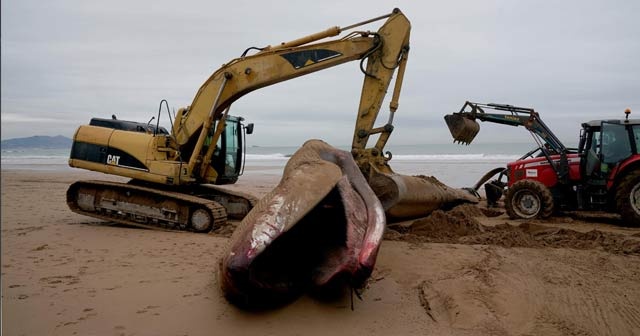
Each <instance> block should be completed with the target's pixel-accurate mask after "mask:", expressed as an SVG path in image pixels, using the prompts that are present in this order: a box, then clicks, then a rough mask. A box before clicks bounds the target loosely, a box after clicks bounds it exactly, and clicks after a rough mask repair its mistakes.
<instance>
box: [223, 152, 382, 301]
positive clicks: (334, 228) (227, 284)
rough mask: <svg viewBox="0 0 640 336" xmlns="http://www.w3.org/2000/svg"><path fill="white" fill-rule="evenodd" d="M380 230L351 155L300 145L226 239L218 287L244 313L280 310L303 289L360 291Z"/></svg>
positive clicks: (378, 209)
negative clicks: (228, 240) (279, 177)
mask: <svg viewBox="0 0 640 336" xmlns="http://www.w3.org/2000/svg"><path fill="white" fill-rule="evenodd" d="M384 227H385V216H384V209H383V207H382V204H381V203H380V201H379V200H378V198H377V197H376V196H375V194H374V192H373V191H372V190H371V188H370V187H369V185H368V183H367V181H366V179H365V178H364V176H363V175H362V173H361V172H360V170H359V168H358V167H357V165H356V163H355V161H354V160H353V158H352V156H351V154H350V153H349V152H345V151H341V150H338V149H335V148H333V147H331V146H329V145H327V144H326V143H324V142H322V141H318V140H311V141H308V142H306V143H305V145H304V146H303V147H302V148H301V149H300V150H298V151H297V152H296V153H295V154H294V155H293V156H292V157H291V159H290V160H289V162H288V163H287V166H286V167H285V170H284V174H283V177H282V180H281V181H280V183H279V184H278V186H277V187H276V188H275V189H273V190H272V191H271V192H270V193H269V194H267V195H266V196H265V197H263V198H262V199H261V200H260V202H258V204H257V205H256V206H255V207H254V208H253V210H251V212H250V213H249V214H248V215H247V217H245V219H244V220H243V221H242V223H241V224H240V226H239V227H238V228H237V229H236V231H235V232H234V234H233V236H232V238H231V243H230V245H229V248H228V249H227V251H226V253H225V255H224V257H223V259H222V261H221V270H220V284H221V287H222V289H223V291H224V293H225V296H226V297H227V298H228V299H229V300H230V301H232V302H234V303H235V304H237V305H239V306H242V307H247V308H262V307H265V308H266V307H272V306H277V305H280V304H284V303H287V302H289V301H291V300H292V299H293V298H295V297H297V296H299V295H300V294H301V293H304V292H305V291H309V290H312V291H313V290H321V291H322V290H325V289H328V288H340V287H341V286H351V287H352V288H360V287H362V286H364V283H365V281H366V279H367V278H368V277H369V276H370V275H371V271H372V270H373V266H374V264H375V259H376V256H377V253H378V247H379V246H380V242H381V240H382V235H383V233H384Z"/></svg>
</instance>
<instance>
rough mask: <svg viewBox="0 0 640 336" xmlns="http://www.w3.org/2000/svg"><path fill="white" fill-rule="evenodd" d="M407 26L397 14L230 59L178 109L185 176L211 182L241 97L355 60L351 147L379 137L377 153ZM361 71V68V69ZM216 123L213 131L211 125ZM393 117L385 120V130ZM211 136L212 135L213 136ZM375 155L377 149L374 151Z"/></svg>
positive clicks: (406, 39) (381, 144) (175, 131)
mask: <svg viewBox="0 0 640 336" xmlns="http://www.w3.org/2000/svg"><path fill="white" fill-rule="evenodd" d="M385 18H386V19H387V20H386V22H385V23H384V24H383V25H382V26H381V27H380V29H379V30H378V31H377V32H375V33H372V32H362V31H356V32H352V33H350V34H348V35H346V36H345V37H342V38H339V39H336V40H331V41H327V42H320V43H311V42H315V41H317V40H320V39H323V38H327V37H331V36H336V35H338V34H340V33H341V32H343V31H345V30H348V29H352V28H354V27H357V26H359V25H363V24H366V23H370V22H373V21H376V20H381V19H385ZM410 29H411V25H410V23H409V21H408V19H407V18H406V17H405V16H404V15H403V14H402V12H401V11H400V10H398V9H394V11H393V12H392V13H390V14H388V15H384V16H380V17H377V18H374V19H371V20H367V21H364V22H361V23H357V24H354V25H351V26H349V27H346V28H339V27H333V28H329V29H327V30H325V31H323V32H319V33H316V34H312V35H309V36H306V37H303V38H299V39H297V40H294V41H291V42H287V43H282V44H281V45H278V46H273V47H272V46H267V47H265V48H261V49H260V50H261V51H260V52H258V53H256V54H254V55H249V56H243V57H240V58H236V59H233V60H232V61H230V62H229V63H227V64H225V65H223V66H222V67H221V68H220V69H218V70H217V71H215V72H214V73H213V74H212V75H211V76H210V77H209V79H207V81H206V82H205V83H204V84H203V85H202V86H201V87H200V89H199V90H198V92H197V94H196V96H195V98H194V100H193V102H192V103H191V105H190V106H189V107H188V108H185V109H180V111H179V112H178V115H177V116H176V120H175V122H174V125H173V135H174V139H175V141H176V143H177V146H178V147H179V148H180V152H181V155H182V157H183V158H188V173H187V174H186V175H188V176H194V177H195V178H196V179H197V180H204V181H207V180H212V179H215V174H216V172H215V171H214V170H213V169H210V166H209V162H210V159H211V156H212V154H213V150H214V147H215V146H205V145H204V144H205V141H206V142H207V143H209V142H210V143H213V144H215V143H217V141H218V138H219V137H220V135H221V133H222V130H223V129H224V119H225V116H226V114H227V112H228V109H229V107H230V106H231V104H232V103H233V102H234V101H236V100H237V99H239V98H240V97H242V96H243V95H245V94H247V93H249V92H251V91H253V90H257V89H259V88H262V87H265V86H269V85H272V84H275V83H279V82H283V81H286V80H289V79H293V78H296V77H300V76H304V75H307V74H310V73H313V72H316V71H320V70H323V69H326V68H330V67H333V66H336V65H339V64H342V63H346V62H349V61H354V60H362V62H364V60H365V59H366V60H367V67H366V69H363V72H365V80H364V84H363V89H362V96H361V100H360V108H359V110H358V119H357V122H356V133H357V134H355V135H354V145H353V146H354V148H355V149H358V150H364V147H365V146H366V142H367V139H368V137H369V135H371V134H376V133H382V135H381V139H380V141H378V143H377V144H376V148H378V151H379V152H380V153H381V152H382V148H383V147H384V143H385V142H386V139H387V138H388V136H389V134H390V133H391V129H392V127H386V128H384V127H383V128H380V129H374V128H373V123H374V121H375V119H376V117H377V115H378V112H379V110H380V105H381V104H382V101H383V99H384V96H385V94H386V90H387V88H388V86H389V83H390V80H391V78H392V76H393V73H394V72H395V71H396V70H398V77H397V79H396V85H395V87H394V93H393V98H392V102H391V115H393V112H395V110H396V109H397V105H398V103H397V101H398V96H399V93H400V86H401V83H402V77H403V72H404V68H405V64H406V60H407V52H408V48H409V47H408V44H409V32H410ZM362 68H363V66H362V64H361V69H362ZM216 120H220V122H218V125H217V127H216V129H215V130H213V126H214V125H215V121H216ZM391 121H392V117H390V120H389V123H388V124H389V125H390V124H391ZM212 134H213V135H212ZM211 135H212V138H211V139H207V138H208V137H211ZM373 152H376V150H373Z"/></svg>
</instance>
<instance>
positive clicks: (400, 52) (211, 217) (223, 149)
mask: <svg viewBox="0 0 640 336" xmlns="http://www.w3.org/2000/svg"><path fill="white" fill-rule="evenodd" d="M379 20H385V22H384V23H383V24H382V26H381V27H380V28H379V29H378V31H376V32H371V31H357V30H354V28H356V27H359V26H363V25H365V24H369V23H372V22H375V21H379ZM410 30H411V24H410V22H409V20H408V19H407V18H406V17H405V15H404V14H403V13H402V12H401V11H400V10H399V9H394V10H393V11H392V13H389V14H387V15H383V16H379V17H376V18H372V19H369V20H366V21H363V22H359V23H356V24H353V25H349V26H347V27H344V28H340V27H332V28H329V29H327V30H325V31H322V32H318V33H315V34H312V35H308V36H305V37H302V38H298V39H296V40H293V41H290V42H286V43H281V44H279V45H273V46H267V47H264V48H253V47H252V48H248V49H247V50H246V51H245V52H244V53H243V54H242V55H241V56H240V57H239V58H235V59H233V60H231V61H230V62H229V63H227V64H224V65H223V66H222V67H221V68H220V69H218V70H217V71H215V72H214V73H213V74H212V75H211V76H210V77H209V78H208V79H207V80H206V81H205V83H204V84H203V85H202V86H201V87H200V89H199V90H198V92H197V94H196V96H195V98H194V99H193V102H192V103H191V105H190V106H188V107H186V108H181V109H179V110H178V112H177V115H176V116H175V120H173V121H172V125H173V126H172V129H171V130H170V131H167V130H165V129H164V128H162V127H160V126H159V119H160V113H161V112H160V111H161V110H162V106H163V105H162V104H163V103H165V106H166V109H167V112H168V104H166V102H165V101H163V102H161V103H160V108H159V112H158V120H157V121H156V124H155V125H153V124H152V123H151V121H150V122H149V123H146V124H145V123H137V122H131V121H124V120H119V119H116V117H115V116H113V117H112V118H111V119H98V118H94V119H92V120H91V122H90V124H89V125H83V126H80V127H79V128H78V130H77V131H76V133H75V135H74V138H73V146H72V150H71V155H70V159H69V165H70V166H71V167H77V168H82V169H88V170H93V171H98V172H103V173H107V174H112V175H118V176H123V177H129V178H131V180H130V181H129V182H128V183H116V182H108V181H79V182H76V183H74V184H72V185H71V186H70V187H69V190H68V192H67V203H68V205H69V207H70V208H71V209H72V210H73V211H75V212H77V213H81V214H84V215H88V216H92V217H96V218H100V219H104V220H108V221H113V222H119V223H124V224H129V225H136V226H144V227H162V228H171V229H182V230H191V231H196V232H208V231H211V230H214V229H215V228H217V227H220V226H222V225H224V224H225V222H226V220H227V217H231V218H242V217H244V216H245V215H246V214H247V213H248V211H249V210H250V209H251V208H252V206H253V205H254V203H255V199H254V198H253V197H251V196H249V195H246V194H241V193H237V192H231V191H229V190H228V189H224V188H221V187H218V186H216V185H215V184H218V185H219V184H228V183H234V182H235V181H236V180H237V179H238V176H239V175H240V174H241V171H242V168H243V158H244V134H245V133H251V131H252V130H253V124H248V125H244V124H243V118H241V117H235V116H232V115H230V114H229V109H230V107H231V105H232V103H233V102H234V101H236V100H237V99H239V98H240V97H242V96H243V95H245V94H247V93H249V92H251V91H253V90H256V89H259V88H262V87H265V86H268V85H272V84H275V83H279V82H282V81H286V80H289V79H293V78H296V77H300V76H304V75H307V74H310V73H313V72H315V71H319V70H323V69H326V68H329V67H333V66H336V65H339V64H342V63H345V62H350V61H356V60H358V61H359V63H360V69H361V70H362V72H363V74H364V83H363V87H362V93H361V98H360V106H359V109H358V113H357V119H356V126H355V130H354V136H353V143H352V154H353V156H354V159H355V160H356V162H357V163H358V166H359V167H360V169H361V170H362V171H363V173H364V175H365V177H367V178H368V179H369V183H370V184H371V186H372V188H373V190H374V191H375V192H376V194H377V195H378V196H379V197H380V198H381V200H382V202H383V204H386V206H385V208H386V209H387V213H388V214H390V215H391V216H403V215H406V214H409V215H413V214H416V211H417V212H420V211H422V212H424V211H425V210H429V209H428V208H431V209H430V210H433V209H432V208H433V205H429V204H427V205H422V206H417V207H416V204H418V203H420V201H421V197H422V195H421V194H422V193H424V190H422V189H421V187H422V184H424V181H422V180H420V179H418V180H414V179H412V178H411V177H406V176H401V175H397V174H394V173H393V171H392V170H391V168H390V167H389V165H388V161H389V160H390V158H391V154H390V153H389V152H386V154H385V152H384V146H385V144H386V142H387V140H388V138H389V136H390V134H391V132H392V131H393V116H394V113H395V111H396V110H397V108H398V99H399V95H400V89H401V85H402V81H403V77H404V72H405V66H406V63H407V57H408V52H409V33H410ZM347 31H350V32H349V33H347V34H345V35H344V36H342V37H340V38H337V39H334V40H329V41H325V42H318V41H319V40H322V39H325V38H330V37H334V36H338V35H340V34H341V33H343V32H347ZM252 50H257V52H256V53H254V54H251V55H249V52H250V51H252ZM365 63H366V65H365ZM394 74H395V76H396V78H395V85H394V87H393V94H392V98H391V102H390V114H389V118H388V121H387V123H386V124H385V125H384V126H381V127H374V123H375V121H376V118H377V116H378V112H379V111H380V107H381V105H382V102H383V100H384V97H385V94H386V91H387V88H388V87H389V85H390V82H391V79H392V77H393V75H394ZM169 117H170V118H171V114H170V113H169ZM152 120H153V118H152ZM375 134H379V138H378V140H377V142H376V143H375V145H374V146H373V147H370V148H367V142H368V140H369V137H370V136H372V135H375ZM412 184H417V185H418V187H417V188H412V187H411V185H412ZM407 185H409V186H408V187H407ZM418 189H419V190H418ZM407 190H408V191H407ZM412 190H417V191H415V192H412ZM399 200H401V202H400V201H399ZM425 207H426V208H425ZM420 208H422V209H420ZM394 209H395V212H394Z"/></svg>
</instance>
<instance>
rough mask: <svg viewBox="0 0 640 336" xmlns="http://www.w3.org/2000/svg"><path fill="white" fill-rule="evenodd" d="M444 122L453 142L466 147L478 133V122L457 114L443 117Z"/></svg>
mask: <svg viewBox="0 0 640 336" xmlns="http://www.w3.org/2000/svg"><path fill="white" fill-rule="evenodd" d="M444 120H445V121H446V123H447V126H448V127H449V131H450V132H451V136H453V141H454V142H459V143H462V144H465V145H468V144H470V143H471V141H473V139H474V138H475V137H476V134H478V132H479V131H480V125H479V124H478V122H476V121H475V120H473V119H469V118H467V117H464V116H462V115H461V114H459V113H453V114H447V115H446V116H444Z"/></svg>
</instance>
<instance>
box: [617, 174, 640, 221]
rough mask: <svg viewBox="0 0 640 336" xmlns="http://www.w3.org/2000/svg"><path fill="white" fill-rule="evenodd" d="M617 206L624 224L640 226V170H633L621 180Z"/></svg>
mask: <svg viewBox="0 0 640 336" xmlns="http://www.w3.org/2000/svg"><path fill="white" fill-rule="evenodd" d="M616 208H617V210H618V213H619V214H620V215H621V216H622V222H623V223H624V225H628V226H636V227H637V226H640V171H637V170H636V171H632V172H630V173H628V174H627V175H625V176H624V177H623V178H622V180H620V183H619V184H618V189H617V190H616Z"/></svg>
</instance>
